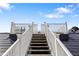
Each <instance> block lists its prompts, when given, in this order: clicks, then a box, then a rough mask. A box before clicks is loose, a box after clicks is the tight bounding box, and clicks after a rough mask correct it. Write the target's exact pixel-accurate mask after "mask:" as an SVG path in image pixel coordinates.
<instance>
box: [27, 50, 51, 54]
mask: <svg viewBox="0 0 79 59" xmlns="http://www.w3.org/2000/svg"><path fill="white" fill-rule="evenodd" d="M28 54H50V51H49V50H29V51H28Z"/></svg>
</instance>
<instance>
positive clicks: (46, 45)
mask: <svg viewBox="0 0 79 59" xmlns="http://www.w3.org/2000/svg"><path fill="white" fill-rule="evenodd" d="M30 46H48V44H30Z"/></svg>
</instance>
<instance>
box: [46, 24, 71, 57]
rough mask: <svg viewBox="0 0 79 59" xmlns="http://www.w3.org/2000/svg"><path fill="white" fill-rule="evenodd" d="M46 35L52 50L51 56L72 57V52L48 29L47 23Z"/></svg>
mask: <svg viewBox="0 0 79 59" xmlns="http://www.w3.org/2000/svg"><path fill="white" fill-rule="evenodd" d="M45 35H46V37H47V40H48V45H49V48H50V50H51V54H52V55H54V56H72V54H71V53H70V51H69V50H68V49H67V48H66V47H65V46H64V45H63V43H62V42H61V41H60V40H59V39H58V38H56V36H55V34H54V33H53V32H52V30H51V29H49V28H48V26H47V24H46V23H45Z"/></svg>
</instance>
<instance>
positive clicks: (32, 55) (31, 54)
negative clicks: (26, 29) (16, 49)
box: [28, 54, 52, 56]
mask: <svg viewBox="0 0 79 59" xmlns="http://www.w3.org/2000/svg"><path fill="white" fill-rule="evenodd" d="M28 56H52V55H51V54H28Z"/></svg>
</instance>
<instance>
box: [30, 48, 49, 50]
mask: <svg viewBox="0 0 79 59" xmlns="http://www.w3.org/2000/svg"><path fill="white" fill-rule="evenodd" d="M29 49H35V50H36V49H37V50H40V49H43V50H44V49H45V50H46V49H49V47H30V48H29Z"/></svg>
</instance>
